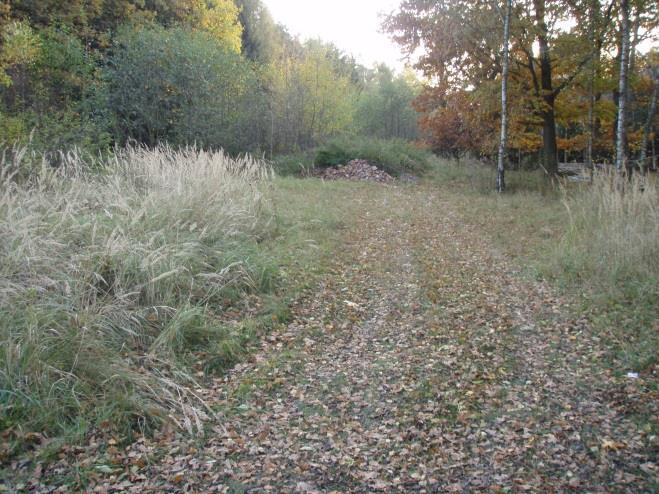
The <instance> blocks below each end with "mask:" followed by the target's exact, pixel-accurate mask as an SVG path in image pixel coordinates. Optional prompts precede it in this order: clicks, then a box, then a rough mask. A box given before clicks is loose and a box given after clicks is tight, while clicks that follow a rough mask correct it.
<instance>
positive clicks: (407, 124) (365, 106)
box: [355, 64, 420, 139]
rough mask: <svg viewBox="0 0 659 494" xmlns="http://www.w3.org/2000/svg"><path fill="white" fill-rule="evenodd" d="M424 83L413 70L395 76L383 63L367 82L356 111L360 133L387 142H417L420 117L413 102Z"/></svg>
mask: <svg viewBox="0 0 659 494" xmlns="http://www.w3.org/2000/svg"><path fill="white" fill-rule="evenodd" d="M419 90H420V83H419V81H418V80H417V78H416V75H415V74H414V73H413V72H411V71H406V72H403V73H402V74H400V75H397V76H396V75H394V73H393V71H392V70H391V69H390V68H389V67H387V66H386V65H384V64H382V65H379V66H378V67H377V68H376V70H375V72H374V73H373V74H372V75H371V76H370V77H369V80H367V81H366V83H365V87H364V89H363V91H362V92H361V93H360V95H359V99H358V102H357V107H356V109H355V124H356V127H357V130H358V132H360V133H362V134H364V135H369V136H373V137H380V138H384V139H389V138H400V139H416V138H418V136H419V129H418V124H417V120H418V114H417V113H416V112H415V111H414V108H413V107H412V102H413V101H414V99H415V98H416V97H417V96H418V94H419Z"/></svg>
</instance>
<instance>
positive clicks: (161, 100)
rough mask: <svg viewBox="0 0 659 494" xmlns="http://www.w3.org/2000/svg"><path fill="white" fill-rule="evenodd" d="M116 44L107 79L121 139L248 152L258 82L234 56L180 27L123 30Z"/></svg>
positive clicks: (208, 37) (208, 38) (202, 35)
mask: <svg viewBox="0 0 659 494" xmlns="http://www.w3.org/2000/svg"><path fill="white" fill-rule="evenodd" d="M116 44H117V45H116V48H115V50H114V53H113V56H112V58H111V60H110V63H109V66H108V70H107V79H108V81H109V101H110V102H109V106H110V108H112V110H113V112H114V120H115V123H116V129H115V135H116V136H117V138H118V139H119V140H120V141H122V142H125V141H128V140H131V139H133V140H136V141H137V142H140V143H143V144H146V145H148V146H155V145H157V144H159V143H161V142H168V143H169V144H171V145H189V144H198V145H200V146H203V147H204V148H213V149H218V148H223V149H226V150H228V151H230V152H232V153H240V152H244V151H245V150H247V149H251V147H252V142H250V139H251V137H250V135H249V133H248V132H246V130H248V127H249V125H248V122H246V120H247V119H248V117H249V118H253V116H254V104H253V103H254V101H253V100H254V99H255V98H256V97H257V96H256V95H255V88H257V87H258V84H259V82H258V77H257V74H256V72H255V71H254V70H253V67H252V66H251V65H250V64H249V62H247V61H246V60H245V59H243V58H242V57H241V56H240V55H239V54H237V53H234V52H232V51H230V50H227V48H226V47H225V46H223V45H222V44H220V43H219V42H218V41H217V40H216V39H214V38H213V37H212V36H211V35H209V34H206V33H203V32H191V31H186V30H184V29H180V28H175V29H165V28H161V27H155V26H153V27H150V28H145V29H141V30H138V31H131V30H125V31H124V32H123V33H122V34H121V35H119V36H118V38H117V42H116Z"/></svg>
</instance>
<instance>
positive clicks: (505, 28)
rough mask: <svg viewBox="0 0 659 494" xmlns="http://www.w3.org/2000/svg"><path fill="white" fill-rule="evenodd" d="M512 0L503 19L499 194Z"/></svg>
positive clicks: (499, 189)
mask: <svg viewBox="0 0 659 494" xmlns="http://www.w3.org/2000/svg"><path fill="white" fill-rule="evenodd" d="M511 10H512V0H506V12H505V14H504V19H503V61H502V65H503V66H502V74H501V137H500V139H499V156H498V160H497V183H496V187H497V192H503V191H504V190H505V189H506V181H505V170H506V168H505V155H506V144H507V140H508V59H509V48H508V44H509V39H510V11H511Z"/></svg>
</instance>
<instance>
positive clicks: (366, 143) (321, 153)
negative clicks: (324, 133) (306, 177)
mask: <svg viewBox="0 0 659 494" xmlns="http://www.w3.org/2000/svg"><path fill="white" fill-rule="evenodd" d="M431 157H432V155H431V153H430V152H429V151H427V150H426V149H423V148H421V147H417V146H415V145H414V144H412V143H410V142H408V141H404V140H401V139H391V140H385V139H373V138H365V137H356V138H347V137H342V138H335V139H332V140H330V141H328V142H327V143H326V144H324V145H322V146H320V147H319V148H318V149H317V151H316V158H315V164H316V166H320V167H329V166H336V165H339V164H345V163H347V162H348V161H350V160H353V159H363V160H368V161H370V162H371V163H373V164H374V165H377V166H378V167H379V168H381V169H383V170H384V171H386V172H387V173H389V174H391V175H393V176H399V175H401V174H402V173H409V174H412V175H422V174H424V173H425V172H427V171H428V170H429V169H430V160H431Z"/></svg>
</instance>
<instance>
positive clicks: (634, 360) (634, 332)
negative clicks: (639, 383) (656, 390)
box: [429, 160, 659, 373]
mask: <svg viewBox="0 0 659 494" xmlns="http://www.w3.org/2000/svg"><path fill="white" fill-rule="evenodd" d="M507 181H508V184H509V191H508V192H507V193H506V194H504V195H501V196H500V195H497V194H496V193H494V192H493V190H494V186H493V184H494V174H493V171H492V170H489V169H487V168H484V167H482V166H477V165H473V164H471V165H470V164H463V165H459V166H456V165H455V164H451V163H447V162H442V161H440V160H438V161H437V162H436V165H435V167H434V168H433V171H432V173H431V174H430V179H429V183H430V184H434V186H437V185H439V186H440V187H441V190H442V192H443V193H445V194H451V197H452V200H453V201H455V202H457V203H459V204H460V208H459V210H460V211H462V214H463V215H464V218H465V221H466V222H468V223H469V224H472V225H474V226H475V227H476V228H478V229H480V230H482V231H484V232H486V233H487V234H488V235H490V236H491V237H492V238H493V239H494V240H495V241H496V244H498V245H499V247H500V249H501V250H502V252H503V253H505V255H507V256H511V257H514V258H516V259H517V260H518V262H519V263H521V264H522V265H523V266H525V267H526V270H527V273H528V274H530V275H532V276H539V277H542V278H544V279H548V280H550V281H552V283H553V284H555V285H556V286H557V287H559V288H560V289H561V290H563V291H564V293H566V294H569V295H570V296H572V297H573V298H574V299H575V300H576V301H578V305H579V308H580V311H581V313H582V314H585V315H587V316H588V318H589V319H590V320H591V322H592V323H593V324H594V326H595V328H596V330H597V331H598V332H599V333H600V334H601V336H602V338H604V340H605V341H606V346H607V347H608V348H609V349H610V352H609V355H608V356H607V357H608V360H607V362H606V365H607V366H609V367H610V368H612V369H614V371H615V372H618V373H625V372H628V371H636V372H641V373H651V372H653V369H654V366H655V365H656V359H657V353H656V349H657V344H658V341H657V324H656V315H657V312H658V307H657V300H659V292H658V289H657V287H658V286H659V265H658V264H657V262H656V259H657V258H659V226H658V225H659V223H658V222H657V208H658V206H659V194H658V192H657V187H656V184H655V183H654V182H653V181H652V179H650V180H647V179H635V180H634V181H633V182H632V183H629V184H626V186H625V188H624V191H623V192H621V191H620V189H619V188H618V187H617V186H616V184H615V180H614V178H613V177H611V176H608V175H604V174H602V175H597V176H596V177H595V179H594V182H593V184H592V185H591V184H585V185H580V186H579V185H574V184H567V183H563V184H558V183H554V184H552V183H551V182H549V181H548V180H546V179H545V178H544V177H542V175H540V174H535V173H530V172H509V173H508V174H507Z"/></svg>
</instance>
